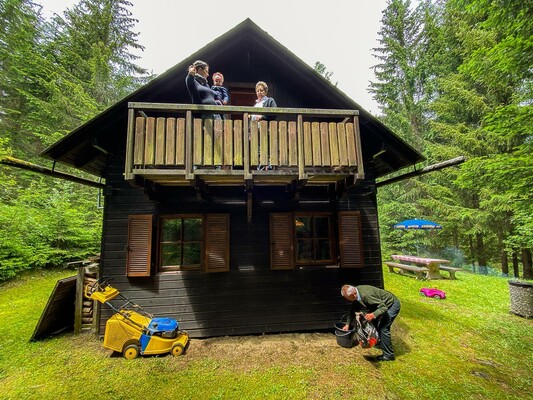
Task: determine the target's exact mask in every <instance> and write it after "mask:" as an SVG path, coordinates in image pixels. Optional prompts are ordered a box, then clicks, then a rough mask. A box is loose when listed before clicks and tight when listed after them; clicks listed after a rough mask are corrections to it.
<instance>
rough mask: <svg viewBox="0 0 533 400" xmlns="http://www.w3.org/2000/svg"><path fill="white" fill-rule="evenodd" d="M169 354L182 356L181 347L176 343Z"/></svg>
mask: <svg viewBox="0 0 533 400" xmlns="http://www.w3.org/2000/svg"><path fill="white" fill-rule="evenodd" d="M170 353H171V354H172V355H173V356H176V357H177V356H181V355H182V354H183V345H182V344H181V343H176V344H175V345H174V346H172V350H170Z"/></svg>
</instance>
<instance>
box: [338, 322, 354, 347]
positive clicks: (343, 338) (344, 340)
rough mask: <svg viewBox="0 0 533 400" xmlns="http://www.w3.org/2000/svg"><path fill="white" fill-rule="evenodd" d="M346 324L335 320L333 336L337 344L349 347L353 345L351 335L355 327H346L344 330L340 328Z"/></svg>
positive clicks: (352, 335)
mask: <svg viewBox="0 0 533 400" xmlns="http://www.w3.org/2000/svg"><path fill="white" fill-rule="evenodd" d="M344 325H346V323H345V322H337V323H336V324H335V337H336V338H337V344H338V345H339V346H342V347H346V348H350V347H353V345H354V342H353V337H354V334H355V329H348V330H347V331H344V330H343V329H342V328H343V327H344Z"/></svg>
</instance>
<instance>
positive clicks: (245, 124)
mask: <svg viewBox="0 0 533 400" xmlns="http://www.w3.org/2000/svg"><path fill="white" fill-rule="evenodd" d="M249 121H250V114H248V113H244V114H243V116H242V130H243V132H242V136H243V137H242V141H243V144H244V146H243V147H244V160H243V168H244V180H245V181H246V182H250V181H251V180H252V174H251V172H250V124H249Z"/></svg>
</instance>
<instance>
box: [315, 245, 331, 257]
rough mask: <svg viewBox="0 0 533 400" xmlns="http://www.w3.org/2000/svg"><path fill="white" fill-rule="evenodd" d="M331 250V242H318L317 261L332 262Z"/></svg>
mask: <svg viewBox="0 0 533 400" xmlns="http://www.w3.org/2000/svg"><path fill="white" fill-rule="evenodd" d="M331 258H332V257H331V250H330V242H329V240H317V248H316V259H317V260H321V261H325V260H331Z"/></svg>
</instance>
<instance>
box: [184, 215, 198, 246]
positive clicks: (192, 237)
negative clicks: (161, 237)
mask: <svg viewBox="0 0 533 400" xmlns="http://www.w3.org/2000/svg"><path fill="white" fill-rule="evenodd" d="M183 226H184V229H183V240H184V241H200V240H202V219H201V218H187V219H184V221H183Z"/></svg>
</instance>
